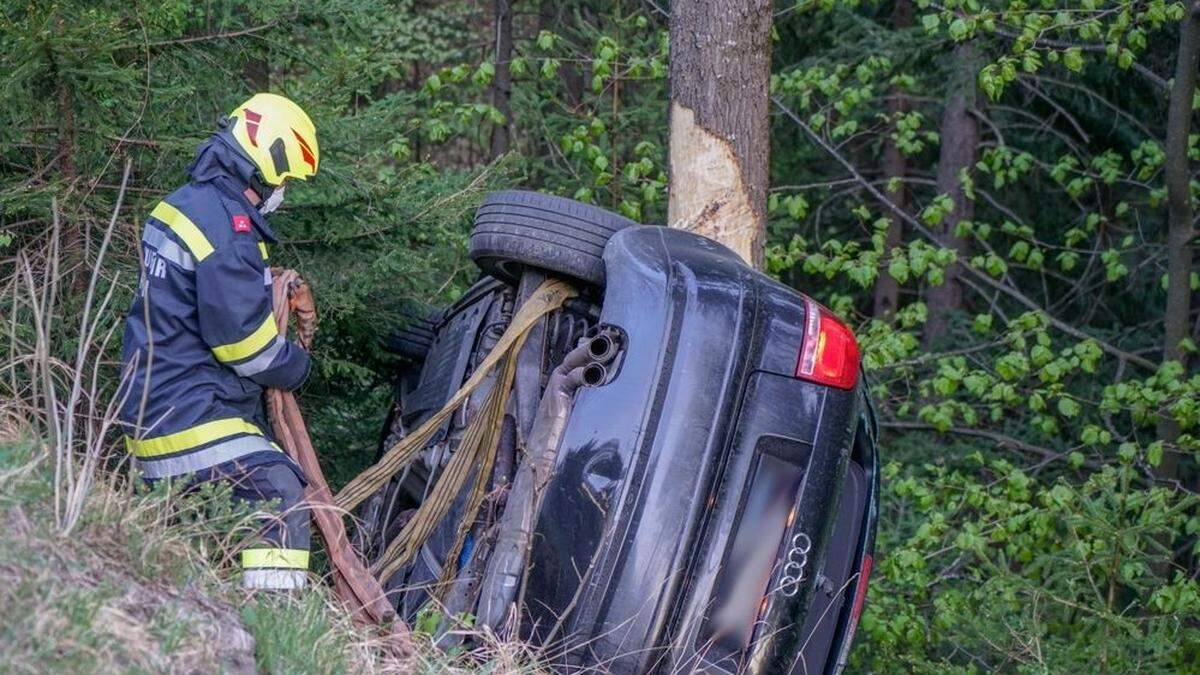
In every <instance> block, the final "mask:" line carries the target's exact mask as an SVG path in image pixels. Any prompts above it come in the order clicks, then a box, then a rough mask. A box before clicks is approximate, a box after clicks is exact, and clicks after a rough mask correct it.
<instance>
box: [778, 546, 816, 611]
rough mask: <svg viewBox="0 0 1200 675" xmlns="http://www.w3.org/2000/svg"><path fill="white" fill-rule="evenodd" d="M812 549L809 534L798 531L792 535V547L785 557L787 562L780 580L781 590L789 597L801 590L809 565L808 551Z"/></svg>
mask: <svg viewBox="0 0 1200 675" xmlns="http://www.w3.org/2000/svg"><path fill="white" fill-rule="evenodd" d="M811 550H812V540H811V539H809V538H808V535H807V534H804V533H803V532H797V533H796V534H795V535H793V536H792V547H791V548H790V549H788V552H787V556H786V557H785V558H784V559H785V560H786V561H787V562H785V563H784V564H783V579H782V580H781V581H780V582H779V590H780V591H782V592H783V594H784V595H786V596H787V597H789V598H790V597H792V596H793V595H795V594H797V593H799V592H800V584H801V582H803V581H804V568H805V567H807V566H808V552H809V551H811Z"/></svg>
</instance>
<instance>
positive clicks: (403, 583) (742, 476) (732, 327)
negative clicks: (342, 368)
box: [357, 192, 878, 673]
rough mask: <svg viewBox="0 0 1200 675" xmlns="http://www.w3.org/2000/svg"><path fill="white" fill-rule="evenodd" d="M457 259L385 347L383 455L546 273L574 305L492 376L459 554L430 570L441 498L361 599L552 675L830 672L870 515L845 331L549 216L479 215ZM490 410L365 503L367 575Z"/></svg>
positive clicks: (825, 317) (793, 306) (690, 245)
mask: <svg viewBox="0 0 1200 675" xmlns="http://www.w3.org/2000/svg"><path fill="white" fill-rule="evenodd" d="M472 257H473V258H474V259H475V260H476V261H477V262H478V263H479V264H480V266H481V267H482V268H483V269H484V270H485V272H487V274H485V276H483V277H482V278H481V279H480V281H479V282H478V283H476V284H475V285H474V286H472V287H471V289H470V290H469V291H467V292H466V293H465V294H464V295H463V296H462V297H461V298H460V299H459V300H458V301H457V302H456V303H455V304H454V305H452V306H451V307H448V308H446V309H444V310H440V311H435V312H431V313H429V314H428V315H424V316H418V317H414V320H413V321H412V322H410V323H409V325H408V326H406V327H404V328H403V329H401V330H400V331H398V332H397V333H395V334H394V335H392V336H390V337H389V340H388V343H387V344H388V346H389V347H390V348H391V349H392V350H393V351H395V352H396V353H397V354H399V355H401V356H402V359H403V360H402V365H401V366H400V368H399V369H398V373H397V379H396V403H395V406H394V408H393V410H392V412H391V414H390V415H389V418H388V420H387V423H386V424H385V428H384V433H383V434H382V437H381V442H380V452H381V453H382V452H383V451H385V450H386V449H387V448H390V447H392V446H393V445H394V444H395V443H396V442H398V441H399V440H400V439H402V438H404V437H405V435H407V434H408V433H410V432H411V431H412V430H413V429H415V428H416V427H417V426H418V425H419V424H421V423H422V422H423V421H424V420H426V419H428V418H429V417H430V416H431V415H432V414H433V413H434V412H436V411H438V410H439V409H440V408H441V407H442V406H443V405H445V404H446V402H447V401H448V400H449V399H450V398H451V396H452V395H453V394H454V393H455V392H456V391H457V390H458V388H459V387H460V386H461V385H462V384H463V383H464V382H465V381H466V380H467V378H469V377H470V376H471V374H472V373H473V372H474V371H475V369H476V368H478V367H479V365H480V364H481V363H482V362H483V361H484V359H485V357H486V356H487V355H488V354H489V353H490V352H491V351H492V349H493V348H494V347H495V345H496V342H497V340H498V339H499V337H500V335H501V334H503V332H504V331H505V329H506V328H507V327H508V325H509V322H510V321H511V320H512V317H513V314H514V312H515V311H516V309H517V308H518V307H520V306H521V304H522V303H523V302H524V301H525V300H526V299H527V298H528V297H529V296H530V294H531V293H532V292H533V289H535V288H537V287H538V285H539V284H540V283H541V282H542V281H544V280H545V279H546V278H547V277H548V276H549V277H557V278H565V279H568V280H570V281H571V283H572V284H574V285H575V286H576V287H577V288H578V290H579V295H578V296H577V297H575V298H573V299H571V300H569V301H567V302H566V303H565V304H564V305H563V306H562V307H561V308H560V309H559V310H557V311H555V312H552V313H550V314H549V315H547V316H546V317H545V318H544V320H542V322H541V323H540V324H539V325H537V326H536V327H535V328H534V329H533V331H532V332H531V334H530V337H529V339H528V340H527V341H526V343H525V345H524V347H523V348H522V350H521V351H520V352H519V354H518V356H517V357H516V358H517V361H516V371H515V376H514V384H513V390H512V395H511V397H510V398H509V401H508V406H507V408H506V409H505V411H504V415H503V418H502V420H501V421H500V422H499V424H500V425H501V427H500V429H499V436H498V439H499V440H498V442H497V444H496V448H495V457H494V461H493V464H492V472H491V478H490V483H489V484H488V488H489V489H488V491H487V497H486V499H485V501H484V506H483V508H482V509H481V510H480V512H479V516H478V517H477V518H476V519H475V522H473V523H469V526H470V530H469V534H468V535H467V539H466V543H465V545H463V546H462V547H461V551H460V552H459V553H458V554H457V555H456V556H455V557H454V558H453V559H449V560H448V558H449V557H450V555H451V554H453V552H454V551H456V550H458V549H457V548H456V547H455V545H454V544H455V538H456V533H457V531H458V526H459V521H460V520H462V515H463V505H464V503H465V502H466V498H465V492H464V494H462V495H459V498H458V500H457V501H456V502H455V504H454V506H453V507H452V508H451V509H450V511H449V513H448V514H447V516H446V517H445V518H444V519H443V520H442V521H441V522H440V523H439V524H438V526H437V527H436V528H435V529H434V531H433V533H432V535H431V536H430V537H429V538H428V540H426V541H425V542H424V544H423V545H422V546H421V548H420V551H419V553H418V554H417V555H415V556H414V558H413V559H412V561H411V562H409V563H408V564H407V565H405V566H404V567H403V568H402V569H401V570H400V571H399V572H397V573H396V574H394V575H392V577H391V578H389V579H386V580H385V590H387V592H388V593H389V597H390V598H391V599H392V601H393V603H394V604H395V605H396V607H397V609H398V610H399V611H400V613H401V614H402V615H404V616H407V617H410V618H411V617H414V616H416V615H417V614H418V613H419V612H421V611H422V608H423V607H426V606H427V605H429V604H430V600H431V598H433V599H435V600H436V601H437V602H438V603H439V606H440V609H441V611H442V612H443V615H444V616H445V617H447V623H449V622H451V621H452V620H453V619H454V618H455V617H461V616H470V617H474V619H475V620H476V621H477V622H478V623H479V624H483V625H487V626H489V627H490V628H491V629H492V630H494V631H496V632H497V633H499V634H501V635H509V636H514V637H520V638H522V639H526V640H531V641H533V642H534V643H536V644H540V645H543V646H544V647H546V653H547V654H548V655H550V656H549V657H548V658H549V660H550V665H552V666H554V667H555V668H558V669H562V670H576V669H579V670H582V669H593V668H599V669H601V670H605V671H611V672H623V673H641V672H652V671H653V672H657V671H664V672H665V671H671V672H674V671H676V670H684V671H691V670H706V671H712V672H756V673H757V672H764V673H765V672H771V673H777V672H778V673H783V672H796V673H801V672H836V671H837V670H839V669H840V668H841V667H842V666H843V665H844V663H845V659H846V655H847V653H848V650H849V647H850V644H851V642H852V639H853V633H854V628H855V626H856V625H857V619H858V614H859V612H860V611H861V608H862V602H863V599H864V597H865V593H866V583H867V577H868V575H869V572H870V565H871V554H872V548H873V544H874V532H875V524H876V510H877V503H876V502H877V499H878V457H877V455H876V428H875V422H874V414H873V411H872V409H871V406H870V402H869V400H868V397H867V396H866V393H865V392H866V388H865V384H864V383H863V379H862V377H861V375H859V373H858V354H857V346H856V345H855V344H854V342H853V337H852V336H851V335H850V334H849V331H848V330H847V329H845V328H844V326H842V325H841V324H840V323H839V322H838V321H837V320H836V318H835V317H833V316H832V315H831V314H829V313H828V311H827V310H825V309H824V308H821V307H820V306H819V305H817V304H816V303H815V302H813V301H811V300H810V299H808V298H807V297H806V296H804V295H802V294H800V293H798V292H797V291H795V290H793V289H791V288H788V287H786V286H783V285H781V284H779V283H777V282H775V281H773V280H771V279H769V278H767V277H765V276H764V275H762V274H760V273H758V272H755V271H753V270H751V269H750V268H749V267H747V266H746V265H744V264H743V263H742V262H741V260H740V259H738V258H737V257H736V256H735V255H734V254H733V253H731V252H730V251H728V250H727V249H725V248H724V247H722V246H720V245H718V244H716V243H714V242H712V241H710V240H707V239H704V238H703V237H699V236H697V235H694V234H690V233H687V232H683V231H680V230H673V229H667V228H661V227H654V226H638V225H636V224H634V223H631V222H629V221H625V220H624V219H621V218H620V217H619V216H615V215H613V214H609V213H607V212H604V211H601V210H600V209H595V208H594V207H588V206H586V205H582V204H577V203H575V202H570V201H569V200H564V199H561V198H556V197H550V196H547V195H539V194H536V193H522V192H502V193H497V194H496V195H493V196H491V197H489V199H488V200H487V201H486V202H485V204H484V206H482V207H481V208H480V212H479V214H478V215H477V221H476V231H475V234H474V235H473V238H472ZM839 350H840V351H839ZM488 391H489V386H488V385H484V386H481V387H480V388H479V389H477V390H476V391H475V392H473V393H472V394H471V396H470V397H469V398H468V399H467V401H466V403H464V404H463V405H461V406H460V407H459V408H458V409H457V410H456V411H455V414H454V415H453V416H451V417H450V418H449V419H448V420H447V421H446V422H445V423H444V424H443V425H442V426H441V427H440V428H439V429H438V431H437V433H436V434H435V435H434V436H433V438H432V439H431V440H430V442H429V443H427V444H426V446H425V448H424V450H423V452H422V454H421V457H420V459H419V461H416V462H414V463H412V464H411V465H410V466H409V467H408V468H407V469H406V470H405V471H404V472H403V473H402V474H400V475H398V476H397V477H395V478H394V479H393V480H392V481H391V483H389V484H388V485H387V486H385V487H384V488H382V489H381V490H379V491H378V492H377V493H376V494H374V495H373V496H372V497H371V498H370V499H369V500H368V501H367V502H366V503H365V504H364V505H363V507H362V509H361V512H360V514H359V515H360V517H361V519H362V526H361V527H360V528H359V529H358V532H357V545H358V547H359V548H360V550H361V551H362V552H363V553H364V555H366V557H367V558H368V559H372V560H373V559H377V558H378V556H379V555H380V554H381V552H382V551H383V550H384V548H386V546H387V545H388V543H389V542H390V541H391V540H392V539H394V538H395V537H396V536H397V534H398V532H399V531H400V530H401V529H402V528H403V526H404V524H405V522H407V519H408V518H411V517H413V514H414V513H415V511H416V509H417V508H418V507H419V506H420V504H421V503H422V501H423V500H424V499H426V498H427V496H428V494H429V490H430V487H431V486H432V485H434V484H435V483H436V482H437V480H438V478H439V476H440V474H441V472H442V471H444V469H445V466H446V462H447V461H448V460H449V458H450V457H451V456H453V454H454V453H455V450H456V449H457V448H458V446H459V444H460V443H461V442H462V440H463V436H464V434H465V433H466V432H467V430H468V428H469V426H470V423H471V421H472V420H473V419H474V417H475V415H476V414H477V413H478V412H479V411H480V409H481V408H482V406H483V405H484V400H485V398H486V396H487V394H488ZM448 564H449V565H450V566H451V568H450V570H451V571H453V572H454V575H453V578H452V581H451V583H450V584H449V586H448V587H439V586H437V582H438V580H439V578H442V577H443V572H444V571H445V568H446V565H448ZM455 639H458V638H457V637H456V636H455V635H454V634H448V635H447V636H446V637H444V638H443V641H453V640H455Z"/></svg>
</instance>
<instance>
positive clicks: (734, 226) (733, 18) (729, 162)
mask: <svg viewBox="0 0 1200 675" xmlns="http://www.w3.org/2000/svg"><path fill="white" fill-rule="evenodd" d="M771 9H772V3H771V0H725V1H723V2H704V1H702V0H677V1H676V2H673V3H671V21H670V34H671V35H670V37H671V66H670V77H671V112H670V134H671V136H670V152H669V163H670V164H669V165H670V176H671V181H670V189H669V201H668V206H667V221H668V223H669V224H670V225H671V226H672V227H680V228H683V229H687V230H691V231H693V232H697V233H699V234H702V235H705V236H707V237H710V238H712V239H715V240H717V241H719V242H721V243H722V244H725V245H726V246H728V247H729V248H731V249H733V250H734V251H736V252H737V253H738V254H739V255H740V256H742V258H743V259H745V260H746V261H747V262H749V263H750V264H751V265H753V266H754V267H756V268H761V267H762V249H763V241H764V234H765V230H766V200H767V182H768V174H767V168H768V160H769V157H770V139H769V136H768V127H769V118H768V114H767V113H768V105H769V101H768V93H769V92H768V86H769V78H770V68H771V41H770V35H771Z"/></svg>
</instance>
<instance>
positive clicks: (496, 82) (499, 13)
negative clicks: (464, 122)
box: [491, 0, 513, 159]
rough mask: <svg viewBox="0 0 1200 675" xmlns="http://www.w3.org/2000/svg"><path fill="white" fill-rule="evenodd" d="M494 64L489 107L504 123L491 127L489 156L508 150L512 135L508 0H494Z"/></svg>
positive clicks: (511, 39)
mask: <svg viewBox="0 0 1200 675" xmlns="http://www.w3.org/2000/svg"><path fill="white" fill-rule="evenodd" d="M493 7H494V9H495V25H494V28H495V42H496V52H495V66H496V76H495V78H494V79H493V80H492V106H493V107H494V108H496V110H499V111H500V114H501V115H504V124H497V125H495V126H494V127H492V148H491V150H492V158H493V159H495V158H496V157H499V156H500V155H503V154H504V153H506V152H508V147H509V142H510V138H511V136H512V107H511V106H510V105H509V99H510V98H511V97H512V72H511V71H510V70H509V64H510V63H511V62H512V51H513V37H512V1H511V0H495V1H494V2H493Z"/></svg>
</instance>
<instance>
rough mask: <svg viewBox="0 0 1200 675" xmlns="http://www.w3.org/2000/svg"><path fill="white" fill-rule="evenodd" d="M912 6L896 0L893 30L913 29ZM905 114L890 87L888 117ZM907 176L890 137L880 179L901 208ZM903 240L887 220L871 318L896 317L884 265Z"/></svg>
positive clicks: (897, 223)
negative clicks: (894, 184)
mask: <svg viewBox="0 0 1200 675" xmlns="http://www.w3.org/2000/svg"><path fill="white" fill-rule="evenodd" d="M912 22H913V5H912V2H911V1H910V0H896V4H895V6H894V7H893V8H892V17H891V23H892V28H894V29H896V30H903V29H905V28H908V27H910V26H912ZM907 112H908V98H907V97H906V96H905V94H904V91H903V90H902V89H900V88H899V87H892V88H891V91H890V93H889V95H888V116H889V117H890V118H891V119H892V120H896V119H898V118H900V117H901V116H902V115H904V114H905V113H907ZM907 173H908V159H907V158H906V157H905V156H904V153H903V152H902V151H901V150H900V146H899V144H898V143H897V142H896V141H895V139H893V138H892V135H891V134H889V135H888V136H887V138H886V139H885V140H884V146H883V177H884V179H885V180H887V181H888V184H889V185H891V183H892V182H893V181H894V182H895V183H896V189H895V190H891V191H890V192H891V195H892V201H893V202H895V204H896V206H898V207H900V208H901V209H907V208H908V188H907V187H906V186H905V183H904V181H903V178H904V176H905V175H906V174H907ZM903 240H904V221H903V220H901V219H900V218H899V217H898V216H896V215H894V214H892V215H890V216H889V218H888V228H887V232H886V233H885V235H884V242H883V247H884V251H885V257H884V264H885V269H884V270H881V271H880V273H879V278H878V279H877V280H876V281H875V303H874V312H873V316H874V317H875V318H877V319H883V320H891V318H892V317H893V316H894V315H895V314H896V308H897V307H898V306H899V303H900V283H899V282H897V281H896V279H895V278H894V277H893V276H892V275H891V274H888V273H887V270H886V263H887V260H888V256H890V255H891V251H892V249H894V248H896V247H898V246H900V244H901V243H902V242H903Z"/></svg>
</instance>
